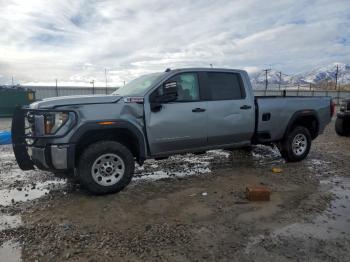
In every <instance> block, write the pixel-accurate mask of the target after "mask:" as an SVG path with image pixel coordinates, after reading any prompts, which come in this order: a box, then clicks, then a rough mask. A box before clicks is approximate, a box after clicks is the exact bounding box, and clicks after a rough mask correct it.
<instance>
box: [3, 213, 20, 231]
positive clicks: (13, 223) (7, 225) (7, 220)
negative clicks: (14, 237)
mask: <svg viewBox="0 0 350 262" xmlns="http://www.w3.org/2000/svg"><path fill="white" fill-rule="evenodd" d="M21 224H22V219H21V217H20V216H19V215H13V216H10V215H5V214H0V231H1V230H4V229H11V228H16V227H19V226H20V225H21Z"/></svg>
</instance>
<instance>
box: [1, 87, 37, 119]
mask: <svg viewBox="0 0 350 262" xmlns="http://www.w3.org/2000/svg"><path fill="white" fill-rule="evenodd" d="M34 101H35V92H34V91H32V90H30V89H26V88H23V87H21V86H0V117H11V116H12V114H13V112H14V111H15V108H16V106H23V105H29V104H30V103H33V102H34Z"/></svg>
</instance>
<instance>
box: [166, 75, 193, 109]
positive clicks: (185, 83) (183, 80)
mask: <svg viewBox="0 0 350 262" xmlns="http://www.w3.org/2000/svg"><path fill="white" fill-rule="evenodd" d="M167 82H176V83H177V87H178V88H177V92H178V96H177V100H176V102H188V101H198V100H199V84H198V76H197V74H196V73H182V74H178V75H176V76H173V77H172V78H170V79H169V80H167Z"/></svg>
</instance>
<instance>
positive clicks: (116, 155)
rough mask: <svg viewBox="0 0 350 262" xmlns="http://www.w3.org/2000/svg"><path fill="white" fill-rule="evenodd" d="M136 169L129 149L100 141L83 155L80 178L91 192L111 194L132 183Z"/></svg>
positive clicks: (79, 166)
mask: <svg viewBox="0 0 350 262" xmlns="http://www.w3.org/2000/svg"><path fill="white" fill-rule="evenodd" d="M134 168H135V162H134V157H133V155H132V153H131V152H130V150H129V149H128V148H126V147H125V146H124V145H122V144H120V143H118V142H115V141H99V142H96V143H94V144H92V145H90V146H89V147H87V148H86V149H85V150H84V152H83V153H82V155H81V157H80V160H79V164H78V177H79V180H80V182H81V184H82V185H83V186H84V187H85V188H86V189H87V190H88V191H89V192H91V193H93V194H97V195H102V194H110V193H116V192H119V191H121V190H122V189H123V188H124V187H126V186H127V185H128V184H129V183H130V181H131V178H132V175H133V173H134Z"/></svg>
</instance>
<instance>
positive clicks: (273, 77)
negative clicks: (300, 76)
mask: <svg viewBox="0 0 350 262" xmlns="http://www.w3.org/2000/svg"><path fill="white" fill-rule="evenodd" d="M250 79H251V81H252V84H253V85H254V84H265V81H266V72H265V71H263V70H262V71H259V72H256V73H253V74H251V75H250ZM280 80H281V84H289V83H291V82H292V81H293V76H290V75H286V74H283V73H281V74H280V72H279V71H277V70H274V69H270V70H269V71H268V72H267V81H268V83H269V84H279V83H280Z"/></svg>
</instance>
